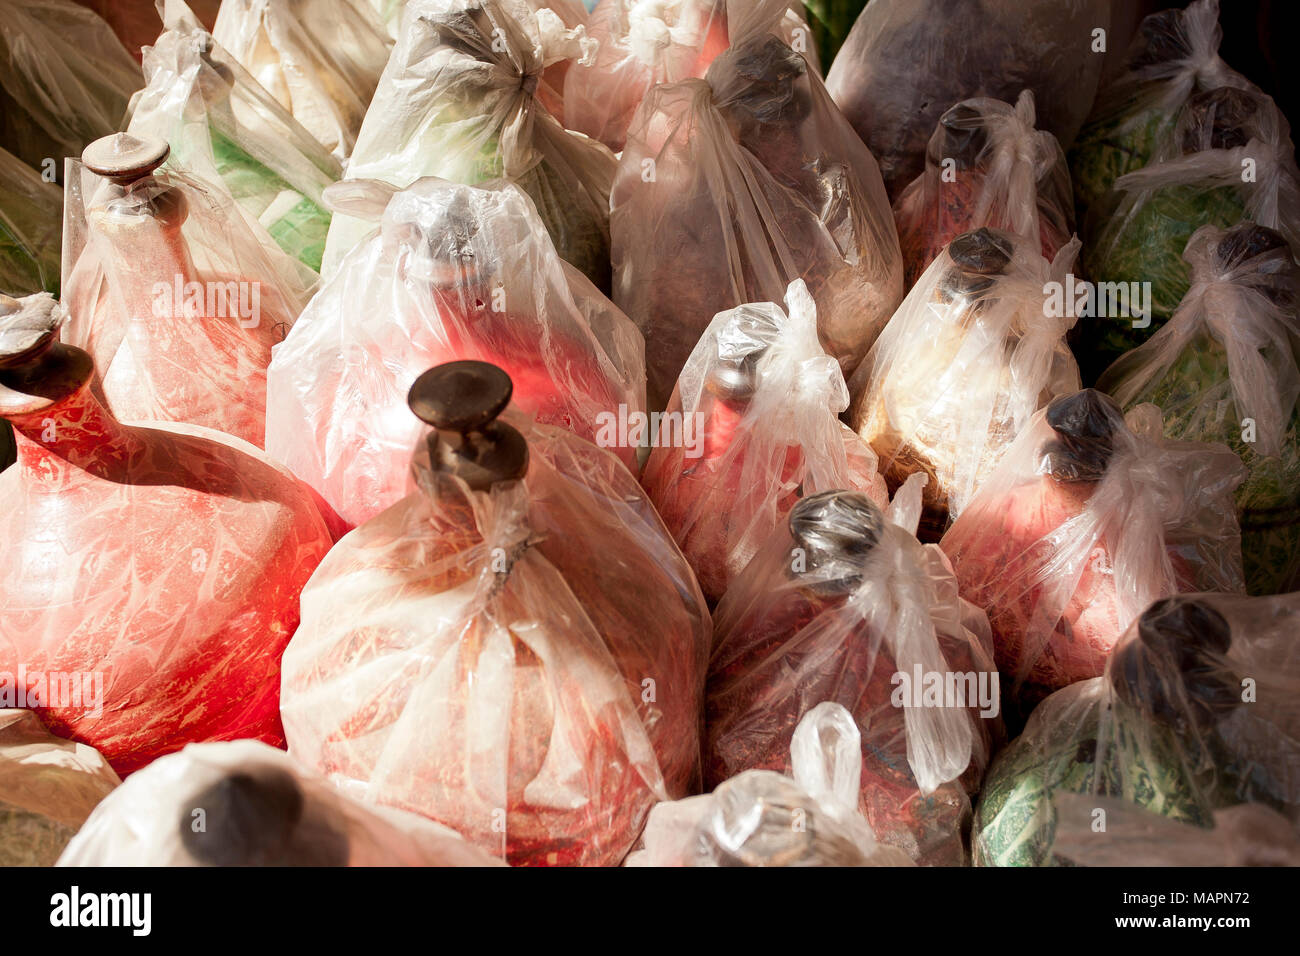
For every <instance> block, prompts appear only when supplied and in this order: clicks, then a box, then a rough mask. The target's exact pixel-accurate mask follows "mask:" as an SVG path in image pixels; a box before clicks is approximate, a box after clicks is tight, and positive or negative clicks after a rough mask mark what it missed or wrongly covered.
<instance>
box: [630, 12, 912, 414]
mask: <svg viewBox="0 0 1300 956" xmlns="http://www.w3.org/2000/svg"><path fill="white" fill-rule="evenodd" d="M774 9H775V11H776V13H775V15H778V16H779V15H780V13H781V11H782V10H783V9H784V8H783V7H782V6H781V5H780V4H775V5H774ZM772 22H773V21H771V20H768V21H764V20H762V19H760V18H758V17H757V16H755V17H754V18H753V19H752V20H747V21H746V30H745V32H744V33H741V32H739V29H733V30H732V34H731V42H732V45H731V47H730V48H729V49H728V50H726V52H724V53H723V54H722V55H720V56H719V57H718V58H717V59H715V60H714V61H713V65H712V66H710V67H709V71H708V74H707V76H706V79H705V80H696V79H688V80H683V81H682V82H680V83H671V84H666V85H661V86H656V87H654V88H653V89H652V90H651V91H650V92H649V93H648V94H647V95H646V97H645V99H644V100H643V101H642V103H641V106H640V108H639V110H638V111H637V114H636V119H635V121H634V122H633V124H632V128H631V130H630V132H629V136H628V143H627V147H626V149H625V150H624V151H623V155H622V158H621V160H620V163H619V172H618V178H617V180H616V182H615V186H614V192H613V194H612V195H611V210H612V212H611V216H610V228H611V232H612V235H613V240H614V248H613V256H614V301H615V302H617V303H618V304H619V306H620V307H621V308H622V309H623V310H624V311H625V312H627V314H628V315H629V316H631V318H632V320H633V321H634V322H636V323H637V325H639V326H640V327H641V330H642V331H643V332H644V333H645V337H646V365H647V369H648V376H649V385H648V391H649V401H650V406H651V407H652V408H656V409H660V408H663V407H665V405H666V404H667V402H668V398H669V396H670V395H671V394H672V389H673V384H674V383H675V382H676V381H677V376H678V375H679V374H680V373H681V370H682V367H683V366H684V365H685V364H686V359H687V358H688V357H689V356H690V354H691V350H692V349H693V348H694V347H695V343H696V342H697V341H699V338H700V336H701V334H703V332H704V329H705V327H706V326H707V325H708V323H709V320H710V319H711V318H712V317H713V316H714V315H717V314H718V313H719V312H724V311H726V310H728V309H734V308H736V307H737V306H740V305H744V304H745V303H747V302H779V301H781V297H782V296H783V295H784V294H785V289H786V286H787V284H789V283H790V282H791V281H793V280H794V279H797V278H802V279H804V280H805V282H807V284H808V288H809V290H810V291H811V292H812V295H813V298H814V299H815V300H816V302H817V326H818V331H819V333H820V336H821V340H822V344H823V346H824V347H825V348H826V351H827V352H829V353H831V354H832V355H834V356H835V357H836V358H837V359H838V360H839V362H840V366H841V368H842V369H843V371H844V374H845V375H846V376H847V375H849V374H851V373H852V371H853V369H854V368H856V367H857V365H858V363H859V362H860V361H861V360H862V357H863V356H864V355H865V354H866V353H867V349H869V348H870V347H871V343H872V342H873V341H874V340H875V337H876V335H877V334H878V333H879V331H880V329H882V328H883V327H884V325H885V322H886V321H887V320H888V318H889V316H890V315H891V314H892V313H893V311H894V308H895V307H896V306H897V305H898V303H899V302H900V301H902V296H903V267H902V258H901V255H900V253H899V250H898V236H897V233H896V231H895V229H894V221H893V216H892V215H891V213H890V211H889V204H888V200H887V199H886V197H885V190H884V186H883V185H882V184H881V182H880V174H879V171H878V169H877V167H876V161H875V160H874V159H873V158H872V157H871V153H870V152H869V151H868V150H867V149H866V148H865V147H864V146H863V145H862V142H861V140H859V139H858V137H857V135H856V134H855V133H854V132H853V130H852V129H851V128H850V127H849V125H848V123H847V122H845V120H844V117H843V116H841V115H840V113H839V111H838V110H836V108H835V104H834V103H832V102H831V100H830V97H829V96H828V95H827V93H826V90H825V88H824V87H823V86H822V81H821V78H820V77H819V76H817V74H816V71H815V70H814V69H812V67H811V66H810V65H809V63H808V61H807V60H806V59H805V58H804V57H803V56H802V55H800V54H798V53H795V52H794V51H793V50H792V49H791V48H790V47H789V46H788V45H786V44H785V43H784V42H783V41H782V40H780V39H779V38H777V37H775V36H773V35H771V33H770V32H769V31H768V29H767V27H770V26H771V25H772Z"/></svg>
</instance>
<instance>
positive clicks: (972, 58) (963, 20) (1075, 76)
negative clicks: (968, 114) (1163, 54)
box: [826, 0, 1111, 196]
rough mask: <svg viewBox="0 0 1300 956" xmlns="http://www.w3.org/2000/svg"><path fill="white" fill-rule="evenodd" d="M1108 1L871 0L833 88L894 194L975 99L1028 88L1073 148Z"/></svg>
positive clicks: (840, 60) (831, 80) (1096, 65)
mask: <svg viewBox="0 0 1300 956" xmlns="http://www.w3.org/2000/svg"><path fill="white" fill-rule="evenodd" d="M1110 7H1111V0H872V2H871V3H869V4H868V5H867V8H866V9H865V10H864V11H863V12H862V15H861V16H860V17H858V20H857V22H856V23H855V24H854V25H853V29H852V31H850V33H849V36H848V39H847V40H845V41H844V46H843V47H842V48H841V49H840V52H839V55H838V56H836V58H835V63H834V65H833V66H832V67H831V70H830V73H829V74H827V77H826V87H827V89H829V90H830V93H831V96H832V97H834V99H835V102H836V103H837V104H838V105H839V107H840V109H842V110H843V111H844V115H845V116H846V117H848V119H849V122H850V123H852V124H853V128H854V129H856V130H857V131H858V133H859V134H861V136H862V139H863V141H864V142H865V143H866V144H867V146H868V147H870V149H871V152H872V153H874V154H875V156H876V158H877V159H878V160H880V170H881V172H882V173H883V174H884V177H885V185H886V186H887V187H888V189H889V194H890V196H897V195H898V193H899V192H900V191H901V190H902V188H903V187H904V186H906V185H907V184H908V183H910V182H911V181H912V180H913V179H915V178H916V177H917V175H919V174H920V172H921V170H922V166H923V163H924V159H925V147H926V141H927V140H928V139H929V138H930V133H931V132H932V131H933V130H934V125H935V123H937V122H938V121H939V116H940V115H941V114H942V113H943V112H944V110H946V109H948V108H949V107H950V106H952V105H953V104H954V103H958V102H961V101H962V100H964V99H967V98H968V97H972V96H987V97H992V98H993V99H999V100H1005V101H1007V102H1010V101H1011V100H1012V99H1014V98H1015V97H1016V96H1019V95H1020V91H1021V90H1024V89H1030V90H1033V91H1034V96H1035V98H1036V100H1037V103H1038V121H1039V126H1040V127H1041V128H1042V129H1045V130H1047V131H1048V132H1050V133H1052V134H1053V135H1054V136H1055V137H1056V138H1057V139H1058V140H1060V141H1061V145H1062V146H1064V147H1066V148H1068V147H1069V145H1070V144H1071V143H1072V142H1073V141H1074V136H1075V134H1076V133H1077V132H1078V131H1079V127H1080V126H1081V125H1082V124H1083V121H1084V118H1085V117H1086V116H1087V115H1088V109H1089V108H1090V107H1091V106H1092V99H1093V95H1094V94H1095V93H1096V91H1097V81H1098V79H1099V78H1100V76H1101V71H1102V67H1103V65H1104V63H1105V56H1103V55H1102V54H1101V53H1097V52H1094V49H1093V46H1094V44H1095V43H1096V36H1095V34H1094V31H1096V30H1106V29H1108V28H1109V26H1110Z"/></svg>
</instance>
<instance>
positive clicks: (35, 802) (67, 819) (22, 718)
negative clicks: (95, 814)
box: [0, 675, 121, 866]
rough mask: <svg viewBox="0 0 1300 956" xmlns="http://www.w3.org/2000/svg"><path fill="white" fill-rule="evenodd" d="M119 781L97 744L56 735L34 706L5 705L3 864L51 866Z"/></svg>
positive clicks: (1, 717)
mask: <svg viewBox="0 0 1300 956" xmlns="http://www.w3.org/2000/svg"><path fill="white" fill-rule="evenodd" d="M7 677H8V678H9V679H12V677H13V675H7ZM12 690H13V688H12V686H10V687H7V688H6V691H12ZM5 706H6V707H10V706H12V700H10V701H8V702H6V705H5ZM120 782H121V781H119V780H118V777H117V774H115V773H113V769H112V768H111V767H110V766H109V765H108V763H107V761H105V760H104V758H103V757H102V756H100V754H99V752H98V751H97V750H95V748H94V747H87V746H86V745H85V744H78V743H73V742H72V741H71V740H64V739H62V738H60V737H55V736H54V735H53V734H51V733H50V732H49V731H47V730H46V729H45V728H44V727H43V726H41V722H40V721H39V720H38V719H37V718H36V715H35V714H34V713H33V712H32V711H30V710H17V709H13V710H10V709H6V710H0V866H52V865H53V864H54V861H55V860H57V859H58V858H59V854H60V853H62V852H63V848H64V847H65V846H67V844H68V841H69V840H70V839H72V837H73V835H74V834H75V833H76V832H77V829H78V828H79V827H80V826H81V825H82V823H84V822H85V820H86V817H88V816H90V812H91V810H93V809H94V808H95V804H97V803H99V801H100V800H102V799H103V798H104V797H105V796H107V795H108V793H109V792H110V791H112V789H113V788H114V787H116V786H117V785H118V784H119V783H120Z"/></svg>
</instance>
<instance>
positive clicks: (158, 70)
mask: <svg viewBox="0 0 1300 956" xmlns="http://www.w3.org/2000/svg"><path fill="white" fill-rule="evenodd" d="M167 4H168V7H167V9H168V15H167V23H168V29H167V31H166V32H165V33H163V34H162V36H160V37H159V38H158V41H157V42H156V43H155V44H154V45H153V46H152V47H149V48H147V49H146V50H145V54H144V72H145V77H146V79H147V82H148V85H147V86H146V87H145V89H144V90H143V91H141V93H140V94H139V95H138V96H137V97H136V98H135V100H134V101H133V103H132V114H131V122H130V125H129V126H128V129H129V130H130V132H131V133H133V134H134V135H137V136H157V137H159V138H161V139H165V140H167V142H168V143H169V144H171V148H172V155H173V156H174V157H175V160H176V162H178V163H179V164H180V165H181V166H182V167H184V168H185V169H186V170H188V171H190V172H191V173H192V174H193V175H195V176H198V177H199V178H201V179H203V180H204V181H206V182H209V183H213V184H214V185H219V186H220V187H222V188H223V189H224V190H225V191H226V192H228V193H230V195H231V196H233V197H234V199H235V201H236V202H237V203H238V204H239V207H240V209H242V210H243V211H244V213H245V214H246V216H247V218H248V219H249V220H250V222H251V224H252V226H253V228H254V230H259V229H263V230H265V232H266V234H267V236H266V239H267V240H269V242H268V244H270V243H271V242H273V243H274V244H275V245H278V246H279V247H280V249H282V250H283V251H284V252H286V253H287V254H288V255H290V256H293V257H294V258H295V259H298V260H299V261H300V262H302V263H303V264H304V265H305V266H307V267H308V268H310V269H311V270H312V271H313V273H315V272H318V271H319V270H320V267H321V259H322V257H323V256H324V253H325V237H326V234H327V232H328V230H329V224H330V213H329V211H328V209H327V208H326V207H325V202H324V199H323V198H322V194H323V192H324V190H325V187H326V186H328V185H330V183H332V182H334V181H335V180H338V179H340V178H341V177H342V175H343V170H342V167H341V166H340V165H339V163H338V161H337V160H336V159H335V158H334V157H333V156H331V155H330V154H329V152H328V151H327V150H326V149H325V147H324V146H322V145H321V144H320V143H318V142H317V141H316V140H315V139H314V138H313V137H312V135H311V134H310V133H308V132H307V130H305V129H304V128H303V127H302V126H301V125H300V124H299V123H298V122H297V120H295V119H294V118H293V117H292V116H291V115H289V112H288V111H287V110H286V109H285V108H284V107H283V106H281V105H280V104H279V103H278V102H276V100H275V98H274V97H272V96H271V94H270V93H269V92H267V90H265V89H264V88H263V87H262V85H261V84H260V83H258V82H257V81H256V80H255V79H253V77H252V76H251V75H250V74H249V73H248V72H247V71H246V70H245V69H244V68H243V67H242V66H240V65H239V63H238V61H236V60H235V58H234V57H232V56H231V55H230V54H229V53H228V52H226V51H225V50H224V49H222V48H221V46H220V45H219V44H217V43H216V41H214V40H213V39H212V36H211V34H209V33H207V32H206V31H204V30H202V29H201V28H199V26H198V24H197V21H195V20H194V18H193V15H192V14H190V12H189V10H188V9H187V8H186V7H185V5H184V4H182V3H179V0H167ZM314 278H315V276H314V275H311V276H308V277H307V278H304V279H303V280H302V281H303V282H304V283H305V282H308V281H311V280H314Z"/></svg>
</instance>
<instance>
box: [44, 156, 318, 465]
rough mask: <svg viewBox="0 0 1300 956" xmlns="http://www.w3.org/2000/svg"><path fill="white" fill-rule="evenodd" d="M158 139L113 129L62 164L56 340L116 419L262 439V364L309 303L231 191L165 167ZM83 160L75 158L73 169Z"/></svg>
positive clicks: (292, 266) (293, 268)
mask: <svg viewBox="0 0 1300 956" xmlns="http://www.w3.org/2000/svg"><path fill="white" fill-rule="evenodd" d="M167 157H168V147H167V144H166V143H165V142H163V141H162V140H157V139H153V138H152V137H149V138H139V137H136V136H133V135H131V134H130V133H117V134H115V135H113V136H106V137H104V139H102V140H97V141H96V142H94V143H92V144H91V145H90V146H88V147H87V148H86V152H85V154H84V155H83V162H82V163H71V164H70V166H69V168H70V169H71V170H72V171H73V172H72V176H73V178H74V182H75V185H69V187H68V190H67V196H66V204H65V208H66V211H67V219H66V221H65V223H64V232H65V235H66V238H67V241H66V243H65V248H66V249H68V250H70V254H69V255H68V257H67V258H66V260H65V262H64V268H65V270H67V272H68V275H67V278H66V279H65V281H64V283H63V291H64V301H65V302H66V304H67V306H68V310H69V312H70V313H71V315H72V321H71V322H70V323H69V324H68V326H67V327H66V328H65V329H64V330H63V340H64V341H65V342H68V343H69V344H72V345H75V346H77V347H79V348H83V349H85V350H86V351H87V352H89V353H90V354H91V356H92V357H93V358H94V359H95V365H96V367H97V369H98V370H99V376H100V377H99V380H98V381H97V383H96V391H97V393H98V395H99V397H100V399H101V400H102V401H103V402H104V403H105V404H106V405H107V406H108V407H109V408H110V409H111V410H112V412H113V414H114V415H115V416H116V417H118V418H120V419H123V420H126V421H170V422H188V423H190V424H193V425H203V426H205V427H208V428H215V429H218V430H220V431H224V432H226V433H228V434H231V435H235V436H237V437H239V438H242V439H244V440H245V441H248V442H252V443H253V444H254V445H258V446H259V447H260V446H261V445H262V443H263V441H264V439H265V434H266V367H267V366H268V365H270V363H271V346H272V345H274V344H275V343H277V342H279V341H280V340H281V339H283V338H284V336H285V333H286V332H287V331H288V329H289V327H290V326H291V325H292V324H293V321H294V318H295V316H296V315H297V314H298V312H299V311H300V310H301V309H302V307H303V305H304V303H305V301H306V292H307V290H306V288H305V287H304V286H303V285H302V284H301V283H300V282H298V281H297V280H298V279H299V278H300V276H299V274H298V272H297V268H298V264H297V263H296V262H293V261H292V260H290V259H288V257H287V256H283V255H282V254H280V253H279V252H278V250H275V251H272V250H268V249H267V248H266V246H264V245H263V244H262V243H261V242H260V241H259V240H258V238H257V236H256V235H255V234H254V233H253V232H252V231H251V230H249V229H248V228H247V225H246V223H245V221H244V218H243V217H242V216H241V215H240V214H239V212H238V211H237V210H236V209H235V208H234V204H233V203H232V202H231V201H230V199H229V197H227V196H224V195H222V194H221V193H220V192H218V191H217V190H216V189H214V188H211V187H208V186H206V185H204V184H203V183H201V182H200V181H199V180H197V179H192V178H190V177H189V176H187V175H186V174H185V173H184V172H182V171H180V170H178V169H175V168H172V167H167V168H163V163H164V162H165V161H166V160H167ZM83 164H84V165H83Z"/></svg>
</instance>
